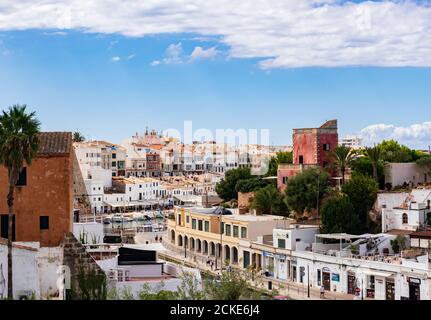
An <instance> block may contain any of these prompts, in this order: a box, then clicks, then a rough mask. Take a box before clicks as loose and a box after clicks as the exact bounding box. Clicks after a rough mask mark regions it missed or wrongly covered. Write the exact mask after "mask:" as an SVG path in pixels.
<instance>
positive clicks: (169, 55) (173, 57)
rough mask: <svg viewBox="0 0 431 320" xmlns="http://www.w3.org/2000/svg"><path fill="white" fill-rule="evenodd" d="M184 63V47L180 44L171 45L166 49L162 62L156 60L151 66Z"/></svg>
mask: <svg viewBox="0 0 431 320" xmlns="http://www.w3.org/2000/svg"><path fill="white" fill-rule="evenodd" d="M183 61H184V57H183V45H182V44H181V42H179V43H176V44H175V43H172V44H171V45H169V47H168V48H167V49H166V52H165V57H164V58H163V59H162V60H154V61H153V62H151V64H150V65H151V66H153V67H154V66H158V65H160V64H181V63H183Z"/></svg>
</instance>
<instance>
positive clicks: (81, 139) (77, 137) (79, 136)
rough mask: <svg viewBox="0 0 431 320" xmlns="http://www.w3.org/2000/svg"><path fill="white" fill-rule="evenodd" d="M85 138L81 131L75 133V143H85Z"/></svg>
mask: <svg viewBox="0 0 431 320" xmlns="http://www.w3.org/2000/svg"><path fill="white" fill-rule="evenodd" d="M84 141H85V137H84V136H83V135H82V134H81V132H79V131H75V132H74V133H73V142H84Z"/></svg>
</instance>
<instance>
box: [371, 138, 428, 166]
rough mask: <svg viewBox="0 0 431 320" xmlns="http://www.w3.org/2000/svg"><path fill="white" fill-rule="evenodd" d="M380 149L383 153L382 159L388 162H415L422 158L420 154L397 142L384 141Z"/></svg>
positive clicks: (380, 144) (379, 145)
mask: <svg viewBox="0 0 431 320" xmlns="http://www.w3.org/2000/svg"><path fill="white" fill-rule="evenodd" d="M378 147H379V149H380V151H381V159H382V160H383V161H386V162H413V161H416V160H418V159H419V158H420V154H419V153H418V152H416V151H415V150H411V149H410V148H408V147H406V146H404V145H400V144H399V143H398V141H395V140H383V141H382V142H381V143H379V144H378Z"/></svg>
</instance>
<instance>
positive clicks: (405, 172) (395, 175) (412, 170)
mask: <svg viewBox="0 0 431 320" xmlns="http://www.w3.org/2000/svg"><path fill="white" fill-rule="evenodd" d="M384 172H385V181H386V183H390V184H391V185H392V187H397V186H402V185H404V184H407V185H409V186H410V187H416V186H417V185H418V184H421V183H428V182H430V181H431V177H429V176H428V174H427V170H426V169H425V168H422V167H420V166H419V165H417V164H416V163H415V162H411V163H388V164H386V165H385V168H384Z"/></svg>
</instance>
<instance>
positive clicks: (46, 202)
mask: <svg viewBox="0 0 431 320" xmlns="http://www.w3.org/2000/svg"><path fill="white" fill-rule="evenodd" d="M74 159H75V155H74V151H73V148H72V134H71V133H70V132H43V133H41V134H40V148H39V152H38V154H37V157H36V158H35V159H34V160H33V162H32V163H31V165H30V166H26V167H25V168H24V170H23V171H22V172H21V175H20V179H19V181H18V183H17V187H16V188H15V194H14V196H15V202H14V232H13V238H14V241H35V242H40V244H41V246H43V247H54V246H58V245H59V244H60V242H61V240H63V238H64V236H65V234H66V233H68V232H71V231H72V224H73V195H74V192H73V181H74V179H73V166H74ZM7 193H8V179H7V170H6V168H4V167H0V218H1V219H0V237H2V238H7V235H8V230H7V224H8V207H7V201H6V197H7Z"/></svg>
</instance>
